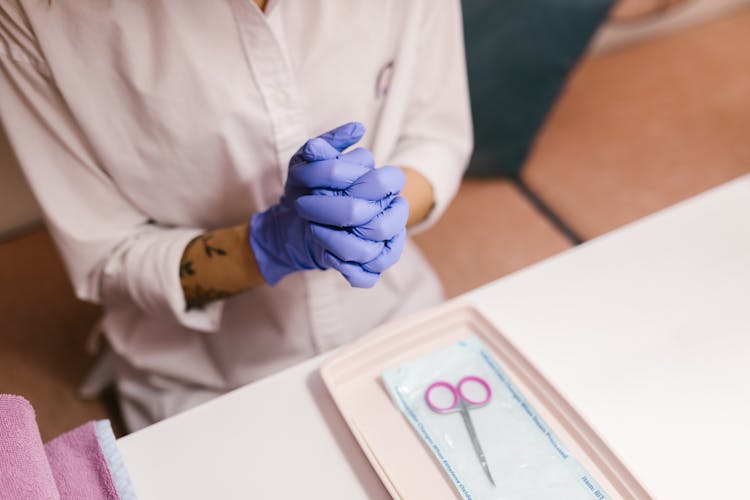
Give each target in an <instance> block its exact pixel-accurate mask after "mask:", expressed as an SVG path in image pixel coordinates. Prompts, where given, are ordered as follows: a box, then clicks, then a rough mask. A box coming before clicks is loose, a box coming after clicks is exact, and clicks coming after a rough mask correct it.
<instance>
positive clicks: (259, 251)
mask: <svg viewBox="0 0 750 500" xmlns="http://www.w3.org/2000/svg"><path fill="white" fill-rule="evenodd" d="M363 133H364V127H363V126H362V125H361V124H357V123H351V124H346V125H343V126H341V127H338V128H336V129H334V130H332V131H330V132H327V133H325V134H323V135H321V136H320V137H317V138H315V139H311V140H309V141H307V142H306V143H305V145H304V146H302V148H300V149H299V151H297V153H295V155H294V156H292V159H291V160H290V166H289V176H288V179H287V183H286V185H285V189H284V194H283V196H282V198H281V200H280V202H279V203H278V204H276V205H273V206H272V207H270V208H269V209H268V210H266V211H265V212H261V213H258V214H256V215H254V216H253V218H252V219H251V222H250V245H251V247H252V249H253V252H254V254H255V259H256V261H257V263H258V267H259V269H260V271H261V274H262V275H263V277H264V278H265V279H266V281H267V282H268V283H270V284H272V285H273V284H276V283H277V282H278V281H279V280H281V278H283V277H284V276H286V275H287V274H289V273H292V272H294V271H298V270H304V269H326V268H328V267H330V266H331V264H330V262H329V261H330V258H329V257H327V255H329V254H330V255H332V256H335V257H336V258H337V259H340V260H341V261H344V262H357V263H365V262H369V261H371V260H373V259H376V258H377V257H378V255H380V254H381V253H382V250H383V248H385V243H384V242H383V241H371V240H365V239H362V238H359V237H358V236H357V235H356V234H354V233H353V232H351V231H344V230H332V229H329V228H325V227H322V226H318V225H316V224H313V223H312V222H310V221H308V220H306V219H304V218H302V217H300V216H299V214H298V213H297V209H296V204H295V201H296V200H297V199H298V198H299V197H301V196H305V195H308V194H309V193H311V192H312V191H313V190H314V189H322V190H329V191H331V192H336V191H339V190H343V189H346V188H348V187H350V186H351V185H352V184H353V183H354V182H355V181H356V180H357V179H359V178H361V177H362V176H364V175H365V174H367V173H368V172H370V171H371V170H372V168H373V166H374V161H373V160H372V155H371V154H370V153H369V151H367V150H364V149H361V148H360V149H356V150H354V151H352V152H350V153H345V154H342V153H341V151H343V150H344V149H345V148H347V147H349V146H351V145H352V144H354V143H356V142H357V141H358V140H359V139H360V138H361V137H362V134H363ZM320 198H323V196H321V197H320ZM314 205H315V204H313V206H314ZM337 214H338V216H337ZM376 215H377V214H376ZM328 220H330V221H331V222H332V225H335V226H339V227H343V226H347V225H348V224H349V221H350V220H351V216H350V214H349V213H347V212H344V211H343V210H338V211H336V209H335V207H334V208H333V209H332V212H331V213H329V214H328ZM316 229H318V230H317V231H316ZM334 262H335V261H334ZM355 286H356V285H355Z"/></svg>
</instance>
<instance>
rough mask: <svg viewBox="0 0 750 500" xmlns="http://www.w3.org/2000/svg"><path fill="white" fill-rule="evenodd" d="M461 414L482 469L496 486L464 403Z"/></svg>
mask: <svg viewBox="0 0 750 500" xmlns="http://www.w3.org/2000/svg"><path fill="white" fill-rule="evenodd" d="M460 413H461V416H462V417H463V419H464V425H465V426H466V430H467V432H468V433H469V438H470V439H471V444H472V445H473V446H474V451H475V452H476V454H477V458H478V459H479V463H480V464H481V465H482V469H484V473H485V474H486V475H487V479H489V480H490V483H491V484H492V486H496V485H495V480H494V479H492V474H490V468H489V466H488V465H487V459H486V458H485V457H484V451H482V446H481V445H480V444H479V438H477V432H476V430H474V423H473V422H472V421H471V416H470V415H469V410H467V409H466V406H465V405H464V404H463V403H462V404H461V412H460Z"/></svg>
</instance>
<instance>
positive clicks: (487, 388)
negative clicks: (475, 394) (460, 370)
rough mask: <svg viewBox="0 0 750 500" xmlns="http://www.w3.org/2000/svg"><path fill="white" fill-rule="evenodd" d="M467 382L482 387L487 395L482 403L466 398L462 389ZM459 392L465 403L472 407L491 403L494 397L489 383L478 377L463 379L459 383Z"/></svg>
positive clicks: (470, 376)
mask: <svg viewBox="0 0 750 500" xmlns="http://www.w3.org/2000/svg"><path fill="white" fill-rule="evenodd" d="M466 382H476V383H478V384H479V385H481V386H482V387H483V388H484V390H485V391H486V393H487V394H486V396H485V398H484V399H483V400H481V401H472V400H471V399H469V398H468V397H466V394H464V391H463V389H461V388H462V387H463V385H464V384H465V383H466ZM457 392H458V395H459V396H460V397H461V399H463V400H464V401H466V402H467V403H469V404H470V405H472V406H484V405H486V404H487V403H488V402H489V401H490V398H491V397H492V389H490V384H488V383H487V381H486V380H484V379H483V378H480V377H476V376H474V375H469V376H468V377H464V378H462V379H461V380H460V381H459V382H458V387H457Z"/></svg>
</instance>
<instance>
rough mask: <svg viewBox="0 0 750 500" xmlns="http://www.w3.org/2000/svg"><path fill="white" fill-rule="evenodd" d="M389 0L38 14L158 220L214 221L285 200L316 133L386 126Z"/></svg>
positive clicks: (134, 4) (155, 1) (46, 37)
mask: <svg viewBox="0 0 750 500" xmlns="http://www.w3.org/2000/svg"><path fill="white" fill-rule="evenodd" d="M53 5H54V4H53ZM392 8H393V7H392V6H391V4H390V3H389V4H388V5H386V4H379V3H376V2H365V1H361V2H354V1H346V2H345V1H331V0H327V1H325V2H324V1H322V0H320V1H308V2H287V3H283V2H281V3H280V4H279V5H277V6H275V10H274V11H272V12H271V13H270V14H269V15H268V17H267V18H264V17H262V16H261V15H260V14H259V13H258V12H257V11H256V10H254V9H255V8H254V6H253V5H252V4H250V2H249V1H248V2H241V1H237V2H234V1H225V2H203V1H194V2H190V3H189V4H188V3H187V2H172V1H170V0H152V1H145V0H144V1H132V0H127V1H126V0H122V1H114V2H109V3H108V4H107V5H106V6H104V4H99V3H96V2H86V3H83V2H81V3H73V2H69V3H65V4H64V5H60V4H57V6H56V7H53V9H51V10H50V12H49V13H47V15H46V17H45V16H40V17H39V18H38V19H37V20H36V21H37V24H38V29H37V31H38V32H39V34H38V38H39V39H40V42H41V45H42V50H43V52H44V53H45V55H46V56H47V60H48V64H49V66H50V68H51V70H52V74H53V78H54V80H55V83H56V85H57V87H58V88H59V90H60V92H61V93H62V96H63V98H64V100H65V102H66V104H67V106H68V107H69V109H70V111H71V113H72V115H73V118H74V120H75V121H76V123H77V124H78V126H80V128H81V133H82V135H83V136H84V137H85V138H86V140H87V141H88V142H89V145H90V147H91V148H92V150H93V152H94V154H95V156H96V158H97V159H98V160H99V162H100V164H101V167H102V168H103V169H104V170H105V171H106V172H107V174H108V175H110V176H111V177H112V178H113V179H114V180H115V181H116V184H117V185H118V187H119V188H120V189H121V190H122V191H123V193H124V194H125V195H126V196H127V197H128V198H129V199H130V200H131V201H132V202H133V204H134V205H135V206H136V207H138V208H139V209H141V210H142V211H143V212H144V213H146V214H148V215H149V216H151V217H153V218H155V219H156V220H158V221H159V222H162V223H167V224H182V225H184V224H194V225H200V226H204V227H213V226H220V225H225V224H228V223H234V222H239V221H241V220H244V219H245V218H246V217H247V215H248V214H249V213H251V212H252V211H255V210H258V209H262V208H264V207H265V206H267V205H270V204H271V203H273V202H275V201H276V200H277V199H278V196H279V194H280V193H281V190H282V185H283V181H284V177H285V169H286V161H287V160H288V158H289V156H291V154H293V152H294V150H295V149H296V148H297V147H299V146H300V145H301V144H302V143H303V142H304V141H305V140H306V139H307V138H308V137H309V136H311V135H315V134H318V133H320V132H323V131H325V130H326V129H328V128H332V127H334V126H337V125H339V124H341V123H343V122H347V121H351V120H358V121H362V122H363V123H365V125H366V126H368V128H370V129H374V128H375V127H376V126H377V115H378V109H379V107H380V106H381V105H382V102H381V101H382V99H383V92H382V89H380V88H379V86H380V85H382V81H381V80H382V78H383V71H384V70H383V68H385V67H386V66H387V65H388V64H389V63H390V62H391V61H392V60H393V58H394V53H395V44H396V43H397V40H396V39H397V36H396V31H395V30H397V29H398V27H397V26H395V25H394V22H393V17H394V16H393V12H390V11H389V9H392ZM54 9H57V10H54ZM364 142H365V144H364V145H365V146H367V145H368V142H369V138H366V139H365V141H364Z"/></svg>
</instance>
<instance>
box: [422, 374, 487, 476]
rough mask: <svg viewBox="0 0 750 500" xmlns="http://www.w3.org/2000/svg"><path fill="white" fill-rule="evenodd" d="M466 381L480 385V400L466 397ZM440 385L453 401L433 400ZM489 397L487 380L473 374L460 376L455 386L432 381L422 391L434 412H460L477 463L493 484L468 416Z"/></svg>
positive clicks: (485, 403) (475, 432)
mask: <svg viewBox="0 0 750 500" xmlns="http://www.w3.org/2000/svg"><path fill="white" fill-rule="evenodd" d="M467 382H476V383H478V384H479V385H481V386H482V388H483V389H484V390H485V392H486V395H485V398H484V399H483V400H481V401H473V400H471V399H470V398H468V397H467V396H466V394H465V393H464V392H463V389H462V388H463V386H464V384H466V383H467ZM441 387H442V388H445V389H448V390H449V391H450V393H451V394H452V395H453V401H452V402H451V403H450V405H445V404H438V403H436V402H435V398H434V396H431V395H433V391H434V390H435V389H438V388H441ZM491 397H492V390H491V389H490V385H489V384H488V383H487V381H486V380H484V379H483V378H480V377H475V376H474V375H470V376H468V377H464V378H462V379H461V380H459V381H458V384H457V385H455V386H454V385H453V384H449V383H448V382H444V381H442V380H441V381H438V382H433V383H432V384H430V386H429V387H428V388H427V390H426V391H425V393H424V399H425V401H426V402H427V406H429V407H430V409H431V410H432V411H434V412H435V413H455V412H459V413H460V414H461V417H463V419H464V425H465V426H466V430H467V431H468V433H469V438H471V444H472V445H474V451H475V452H476V454H477V458H479V463H480V464H481V465H482V469H484V473H485V474H487V479H489V480H490V483H492V486H495V480H494V479H492V474H490V468H489V467H488V466H487V459H486V458H485V457H484V451H482V446H481V445H480V444H479V439H478V438H477V431H476V430H475V429H474V424H473V423H472V421H471V417H470V416H469V410H473V409H475V408H481V407H482V406H485V405H487V403H489V402H490V398H491Z"/></svg>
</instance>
